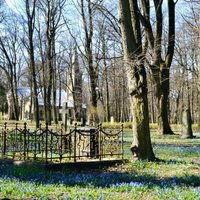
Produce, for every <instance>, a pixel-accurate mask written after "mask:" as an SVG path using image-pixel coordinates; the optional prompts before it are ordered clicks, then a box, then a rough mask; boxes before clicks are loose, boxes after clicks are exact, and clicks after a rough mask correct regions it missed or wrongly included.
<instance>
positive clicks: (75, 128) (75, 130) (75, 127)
mask: <svg viewBox="0 0 200 200" xmlns="http://www.w3.org/2000/svg"><path fill="white" fill-rule="evenodd" d="M76 133H77V124H76V123H75V126H74V162H76V137H77V135H76Z"/></svg>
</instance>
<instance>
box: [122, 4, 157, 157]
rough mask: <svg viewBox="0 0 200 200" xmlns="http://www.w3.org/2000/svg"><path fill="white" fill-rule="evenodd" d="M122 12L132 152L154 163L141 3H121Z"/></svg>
mask: <svg viewBox="0 0 200 200" xmlns="http://www.w3.org/2000/svg"><path fill="white" fill-rule="evenodd" d="M119 12H120V24H121V33H122V42H123V50H124V60H125V64H126V70H127V75H128V86H129V94H130V101H131V112H132V115H133V136H134V140H133V143H132V146H131V150H132V152H133V154H135V156H136V157H137V158H138V159H148V160H154V159H155V155H154V153H153V150H152V145H151V139H150V130H149V111H148V100H147V79H146V71H145V67H144V55H143V49H142V37H141V35H142V34H141V26H140V20H139V15H138V13H139V8H138V2H137V1H129V0H119Z"/></svg>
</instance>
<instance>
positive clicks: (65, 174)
mask: <svg viewBox="0 0 200 200" xmlns="http://www.w3.org/2000/svg"><path fill="white" fill-rule="evenodd" d="M195 135H196V136H197V137H196V138H195V139H185V140H183V139H180V138H179V136H178V135H169V136H160V135H158V134H156V133H152V143H153V149H154V152H155V154H156V156H157V157H158V158H160V159H162V160H163V161H161V162H146V161H133V159H132V157H131V153H130V151H129V146H130V144H131V140H132V136H131V132H130V131H128V130H127V131H126V132H125V133H124V139H125V158H127V159H128V160H129V162H128V163H124V164H123V165H119V166H115V167H111V168H108V169H104V170H89V169H88V170H87V171H82V172H76V171H67V170H65V171H45V170H44V168H43V167H42V165H40V164H30V163H29V164H21V165H16V164H8V163H5V162H3V161H0V199H2V198H10V199H67V200H70V199H80V200H83V199H84V200H86V199H91V200H92V199H99V200H103V199H109V200H112V199H113V200H121V199H123V200H125V199H127V200H129V199H131V200H132V199H147V200H156V199H158V200H162V199H167V200H171V199H174V200H177V199H180V200H182V199H185V200H188V199H191V200H193V199H195V200H198V199H199V200H200V134H195Z"/></svg>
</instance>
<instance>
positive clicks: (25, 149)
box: [23, 122, 27, 160]
mask: <svg viewBox="0 0 200 200" xmlns="http://www.w3.org/2000/svg"><path fill="white" fill-rule="evenodd" d="M23 132H24V160H25V159H26V151H27V145H26V122H25V123H24V130H23Z"/></svg>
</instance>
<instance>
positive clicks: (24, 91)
mask: <svg viewBox="0 0 200 200" xmlns="http://www.w3.org/2000/svg"><path fill="white" fill-rule="evenodd" d="M17 92H18V96H19V98H21V99H23V98H30V97H31V90H30V87H18V88H17ZM60 92H61V94H60ZM59 94H60V96H61V106H62V105H63V103H66V102H67V105H68V107H69V108H70V107H71V108H73V102H72V101H69V100H68V98H67V92H66V91H65V90H63V89H62V90H61V91H59V89H57V90H56V106H59ZM38 103H39V105H40V106H43V105H44V97H43V92H42V89H41V90H40V91H39V93H38Z"/></svg>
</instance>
